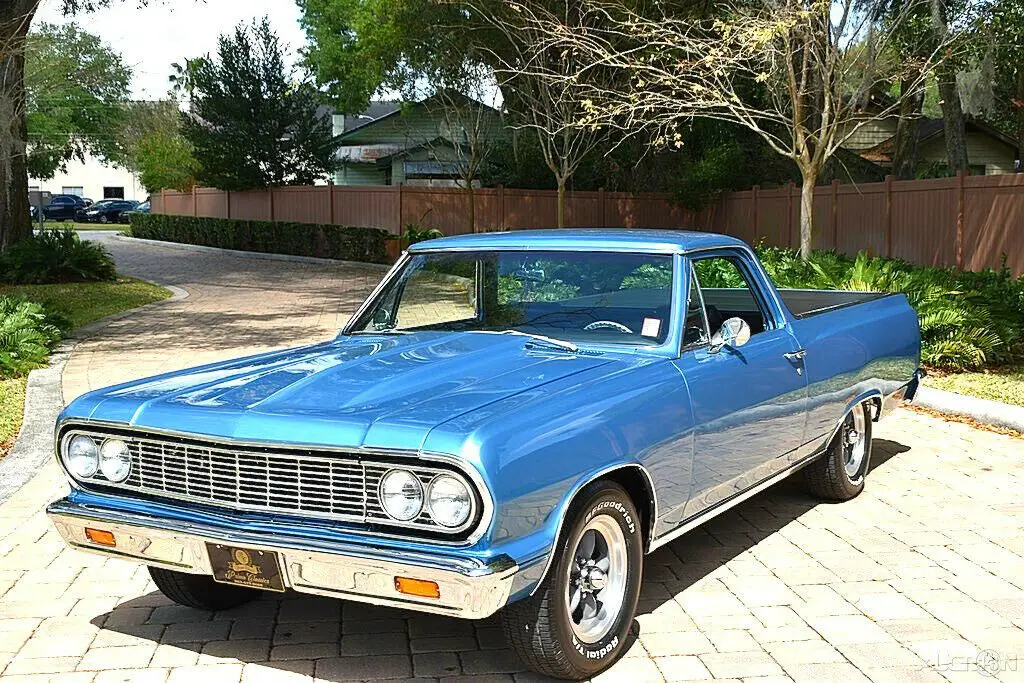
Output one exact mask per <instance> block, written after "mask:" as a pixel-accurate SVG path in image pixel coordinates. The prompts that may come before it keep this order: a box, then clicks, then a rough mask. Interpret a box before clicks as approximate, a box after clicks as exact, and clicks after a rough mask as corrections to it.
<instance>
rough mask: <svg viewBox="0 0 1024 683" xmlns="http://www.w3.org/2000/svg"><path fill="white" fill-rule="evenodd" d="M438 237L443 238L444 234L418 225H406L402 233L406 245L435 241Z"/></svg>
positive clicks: (435, 229)
mask: <svg viewBox="0 0 1024 683" xmlns="http://www.w3.org/2000/svg"><path fill="white" fill-rule="evenodd" d="M438 237H444V233H443V232H441V231H440V230H439V229H437V228H427V227H424V226H423V225H422V224H420V223H406V224H405V232H403V233H402V239H403V240H405V241H406V243H407V244H416V243H417V242H426V241H427V240H436V239H437V238H438Z"/></svg>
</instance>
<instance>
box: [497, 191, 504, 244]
mask: <svg viewBox="0 0 1024 683" xmlns="http://www.w3.org/2000/svg"><path fill="white" fill-rule="evenodd" d="M504 230H505V186H504V185H503V184H502V185H498V232H503V231H504Z"/></svg>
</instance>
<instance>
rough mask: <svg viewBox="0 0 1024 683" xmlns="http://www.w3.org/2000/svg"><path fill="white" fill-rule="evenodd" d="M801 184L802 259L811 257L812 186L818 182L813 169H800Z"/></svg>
mask: <svg viewBox="0 0 1024 683" xmlns="http://www.w3.org/2000/svg"><path fill="white" fill-rule="evenodd" d="M800 176H801V179H802V185H801V187H800V258H802V259H803V260H804V261H806V260H807V259H809V258H810V257H811V235H812V229H813V227H814V225H813V223H814V187H815V185H817V183H818V173H817V172H816V171H813V170H809V171H804V170H803V169H801V170H800Z"/></svg>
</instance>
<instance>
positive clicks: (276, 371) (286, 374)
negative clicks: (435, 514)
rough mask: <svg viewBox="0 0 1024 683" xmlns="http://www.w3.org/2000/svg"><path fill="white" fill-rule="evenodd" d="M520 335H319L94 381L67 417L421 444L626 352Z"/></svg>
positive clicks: (327, 440) (263, 437)
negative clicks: (101, 383)
mask: <svg viewBox="0 0 1024 683" xmlns="http://www.w3.org/2000/svg"><path fill="white" fill-rule="evenodd" d="M527 342H528V340H526V339H524V338H523V337H521V336H511V335H493V334H480V333H416V334H408V335H400V336H376V335H375V336H358V337H340V338H339V339H338V340H336V341H334V342H330V343H326V344H318V345H315V346H309V347H302V348H297V349H291V350H288V351H283V352H276V353H270V354H264V355H261V356H254V357H250V358H243V359H238V360H234V361H227V362H224V363H219V364H214V365H208V366H203V367H200V368H195V369H191V370H185V371H181V372H176V373H171V374H168V375H162V376H158V377H153V378H149V379H144V380H139V381H136V382H131V383H129V384H124V385H120V386H116V387H111V388H108V389H102V390H99V391H96V392H92V393H90V394H86V395H85V396H83V397H81V398H79V399H77V400H76V401H74V402H73V403H72V404H71V405H70V406H68V409H67V410H66V411H65V413H64V418H79V419H89V420H97V421H104V422H114V423H123V424H130V425H132V426H134V427H138V428H142V429H153V430H167V431H175V432H187V433H191V434H200V435H207V436H212V437H220V438H228V439H236V440H241V441H255V442H284V443H293V444H296V443H301V444H310V445H325V446H332V447H370V448H400V449H416V448H419V447H420V446H421V445H422V443H423V441H424V439H425V438H426V435H427V434H428V433H429V431H430V430H431V429H432V428H433V427H435V426H436V425H438V424H440V423H442V422H445V421H447V420H450V419H452V418H455V417H458V416H460V415H463V414H465V413H467V412H469V411H472V410H475V409H477V408H480V407H482V406H484V405H487V404H490V403H494V402H496V401H500V400H502V399H505V398H508V397H510V396H513V395H515V394H518V393H520V392H523V391H527V390H530V389H534V388H536V387H539V386H542V385H544V384H547V383H551V382H556V381H559V380H561V379H564V378H566V377H569V376H571V375H575V374H578V373H583V372H587V371H590V370H593V369H595V368H598V367H601V366H604V365H607V364H610V363H619V364H621V363H629V362H630V360H629V359H630V358H632V359H634V360H636V356H634V355H632V354H617V353H616V354H608V353H605V354H587V353H579V354H575V353H570V352H567V351H564V350H561V349H547V348H543V349H541V348H537V347H533V346H532V345H530V344H528V343H527Z"/></svg>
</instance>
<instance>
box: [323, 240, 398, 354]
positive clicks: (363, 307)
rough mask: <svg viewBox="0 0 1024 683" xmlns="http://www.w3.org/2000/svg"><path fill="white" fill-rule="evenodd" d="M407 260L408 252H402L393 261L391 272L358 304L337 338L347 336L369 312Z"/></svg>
mask: <svg viewBox="0 0 1024 683" xmlns="http://www.w3.org/2000/svg"><path fill="white" fill-rule="evenodd" d="M409 258H410V257H409V252H408V251H403V252H402V255H401V256H399V257H398V260H397V261H395V265H393V266H391V270H389V271H388V272H387V273H385V275H384V277H382V278H381V279H380V282H378V283H377V286H376V287H374V288H373V291H372V292H370V295H369V296H368V297H366V298H365V299H363V303H361V304H359V308H357V309H356V312H355V313H353V314H352V315H351V316H350V317H349V319H348V322H346V323H345V326H344V327H343V328H341V333H340V334H339V336H341V335H346V336H347V335H348V334H349V332H350V331H351V330H352V327H353V326H354V325H355V324H356V323H357V322H359V319H360V318H361V317H362V316H363V315H364V314H365V313H366V311H367V310H369V308H370V306H371V304H373V302H374V301H375V300H376V299H377V297H378V296H379V295H380V293H381V292H382V291H384V288H385V287H387V286H388V285H389V284H391V281H392V280H394V279H395V278H396V277H397V276H398V273H399V272H400V271H401V270H402V268H404V267H405V264H406V263H407V262H408V261H409Z"/></svg>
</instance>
